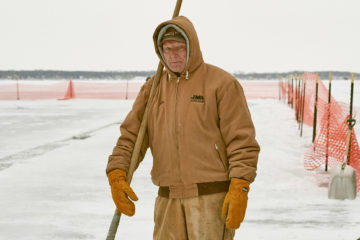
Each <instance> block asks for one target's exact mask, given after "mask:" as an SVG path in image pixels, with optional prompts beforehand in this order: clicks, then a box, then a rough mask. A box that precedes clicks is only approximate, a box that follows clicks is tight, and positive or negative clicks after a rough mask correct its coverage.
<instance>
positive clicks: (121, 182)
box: [107, 169, 138, 216]
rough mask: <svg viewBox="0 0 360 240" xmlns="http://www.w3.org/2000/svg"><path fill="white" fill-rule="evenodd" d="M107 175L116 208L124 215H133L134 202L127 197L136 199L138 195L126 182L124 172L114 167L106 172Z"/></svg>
mask: <svg viewBox="0 0 360 240" xmlns="http://www.w3.org/2000/svg"><path fill="white" fill-rule="evenodd" d="M107 176H108V179H109V183H110V186H111V194H112V198H113V200H114V203H115V205H116V208H117V209H118V210H119V212H121V213H123V214H125V215H128V216H133V215H134V214H135V204H134V203H133V202H132V201H130V200H129V199H128V196H129V197H130V198H131V199H132V200H133V201H137V200H138V197H137V196H136V194H135V193H134V191H133V190H132V189H131V187H130V186H129V184H128V183H127V182H126V172H125V171H123V170H120V169H116V170H113V171H111V172H110V173H108V175H107Z"/></svg>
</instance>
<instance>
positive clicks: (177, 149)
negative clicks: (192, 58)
mask: <svg viewBox="0 0 360 240" xmlns="http://www.w3.org/2000/svg"><path fill="white" fill-rule="evenodd" d="M179 82H180V77H178V78H177V80H176V90H175V121H174V124H175V142H176V156H177V160H178V164H179V179H180V182H182V181H183V180H182V178H181V163H180V157H179V141H178V126H177V122H178V121H177V115H178V114H177V112H178V110H177V102H178V88H179Z"/></svg>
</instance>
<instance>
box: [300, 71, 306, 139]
mask: <svg viewBox="0 0 360 240" xmlns="http://www.w3.org/2000/svg"><path fill="white" fill-rule="evenodd" d="M302 79H303V83H304V89H303V96H302V103H301V128H300V137H302V133H303V125H304V115H305V90H306V81H304V75H302Z"/></svg>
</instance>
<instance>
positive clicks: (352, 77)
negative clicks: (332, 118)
mask: <svg viewBox="0 0 360 240" xmlns="http://www.w3.org/2000/svg"><path fill="white" fill-rule="evenodd" d="M353 100H354V73H351V87H350V116H349V119H352V116H353ZM348 124H351V122H348ZM350 152H351V134H350V142H349V151H348V155H347V158H348V162H347V164H350V160H351V159H350Z"/></svg>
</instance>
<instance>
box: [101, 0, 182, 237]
mask: <svg viewBox="0 0 360 240" xmlns="http://www.w3.org/2000/svg"><path fill="white" fill-rule="evenodd" d="M181 4H182V0H177V2H176V6H175V10H174V13H173V16H172V18H175V17H177V16H179V12H180V8H181ZM163 68H164V66H163V64H162V63H161V61H160V62H159V65H158V68H157V71H156V74H155V78H154V82H153V84H152V86H151V90H150V96H149V99H148V101H147V104H146V108H145V112H144V115H143V118H142V121H141V125H140V129H139V133H138V136H137V138H136V142H135V146H134V150H133V153H132V155H131V160H130V167H129V171H128V173H127V179H126V180H127V182H128V183H129V184H130V183H131V180H132V177H133V174H134V171H135V169H136V166H137V164H138V163H137V162H138V159H139V154H140V148H141V145H142V142H143V140H144V136H145V132H146V129H147V116H148V112H149V106H150V103H151V102H152V99H153V97H154V93H155V89H156V87H157V85H158V84H159V81H160V77H161V75H162V72H163ZM120 217H121V213H120V212H119V211H118V210H117V209H116V210H115V213H114V215H113V218H112V221H111V224H110V227H109V231H108V235H107V237H106V240H114V239H115V235H116V232H117V228H118V226H119V223H120Z"/></svg>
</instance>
